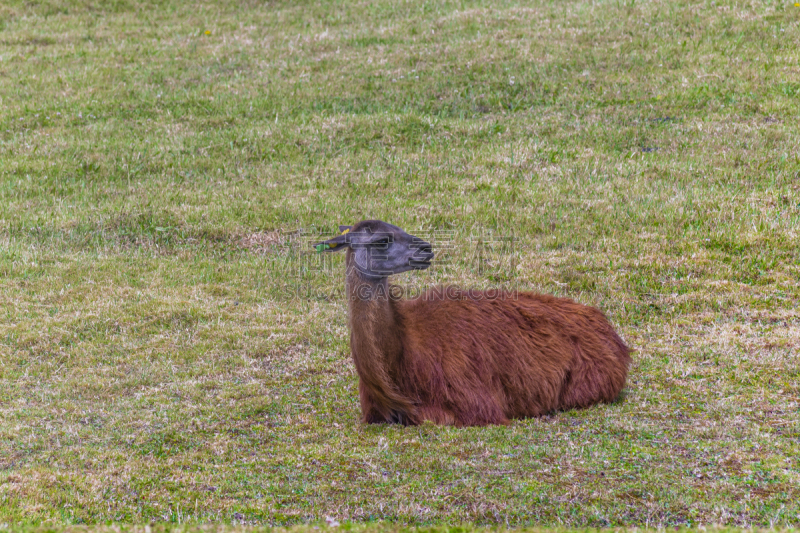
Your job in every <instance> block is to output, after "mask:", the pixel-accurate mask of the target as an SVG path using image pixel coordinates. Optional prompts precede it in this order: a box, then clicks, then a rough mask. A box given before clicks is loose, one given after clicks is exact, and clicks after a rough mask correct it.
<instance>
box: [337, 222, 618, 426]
mask: <svg viewBox="0 0 800 533" xmlns="http://www.w3.org/2000/svg"><path fill="white" fill-rule="evenodd" d="M367 222H373V221H367ZM360 224H364V223H363V222H362V223H360ZM381 224H385V223H381ZM386 226H389V225H388V224H387V225H386ZM358 227H359V225H356V226H355V228H354V232H355V229H356V228H358ZM391 228H395V226H391ZM397 229H398V230H399V228H397ZM400 231H402V230H400ZM406 235H407V234H406ZM328 242H334V241H333V240H332V241H328ZM424 244H425V245H427V243H424ZM334 246H335V245H334ZM427 246H429V245H427ZM428 250H429V248H428ZM432 255H433V254H432V253H431V254H430V256H431V257H432ZM346 262H347V265H348V274H347V293H348V299H349V306H350V332H351V333H350V343H351V351H352V356H353V361H354V363H355V366H356V371H357V372H358V375H359V378H360V379H359V393H360V399H361V409H362V413H363V416H364V421H365V422H370V423H374V422H397V423H403V424H420V423H422V422H424V421H425V420H429V421H431V422H434V423H437V424H455V425H457V426H474V425H486V424H505V423H508V421H509V419H512V418H524V417H531V416H540V415H543V414H546V413H549V412H553V411H556V410H562V409H570V408H575V407H588V406H590V405H593V404H596V403H600V402H611V401H613V400H614V399H616V398H617V397H618V395H619V393H620V391H621V390H622V387H623V386H624V384H625V378H626V375H627V370H628V364H629V362H630V356H629V349H628V347H627V346H625V344H624V343H623V341H622V340H621V339H620V337H619V336H618V335H617V334H616V332H615V331H614V329H613V328H612V327H611V325H610V324H609V323H608V321H607V320H606V318H605V317H604V316H603V314H602V313H601V312H600V311H598V310H597V309H595V308H593V307H588V306H585V305H581V304H579V303H576V302H573V301H572V300H568V299H565V298H555V297H553V296H547V295H539V294H532V293H505V294H500V293H498V292H486V293H472V292H466V291H459V290H457V289H452V288H451V289H447V290H445V289H433V290H431V291H428V292H427V293H425V294H423V295H421V296H419V297H417V298H413V299H407V300H396V299H392V298H390V297H387V296H388V295H389V294H390V292H389V290H388V284H387V279H386V277H379V276H376V277H370V276H369V275H364V274H363V272H361V271H362V270H363V267H360V266H359V265H358V264H357V259H356V257H355V253H354V252H353V250H352V249H349V248H348V251H347V261H346Z"/></svg>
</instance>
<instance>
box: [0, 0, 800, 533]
mask: <svg viewBox="0 0 800 533" xmlns="http://www.w3.org/2000/svg"><path fill="white" fill-rule="evenodd" d="M798 50H800V7H795V6H794V5H793V3H792V2H777V1H770V0H767V1H763V2H762V1H759V2H748V1H732V0H718V1H716V2H696V3H688V2H683V1H675V2H666V1H655V2H641V1H640V2H636V1H634V0H608V1H602V0H598V1H594V2H590V1H583V0H581V1H577V0H565V1H558V2H549V3H548V2H540V1H537V2H530V3H526V2H522V1H520V0H498V1H494V2H487V1H481V0H475V1H467V0H465V1H451V0H365V1H361V2H355V1H343V0H331V1H330V2H326V3H318V2H310V1H302V0H301V1H298V2H285V1H274V2H252V1H251V2H224V1H220V2H209V3H199V4H198V3H191V2H185V3H181V2H178V1H175V2H167V1H164V2H158V1H155V2H151V3H145V2H142V3H139V2H134V1H125V0H118V1H108V2H103V3H97V2H88V1H81V0H75V1H72V2H69V1H61V0H50V1H44V2H35V3H34V2H27V1H22V0H10V1H9V0H6V1H4V2H3V4H2V5H0V317H1V318H0V529H3V528H5V527H6V526H11V525H14V526H15V527H20V526H44V527H52V528H59V527H62V526H67V525H71V524H94V525H96V524H106V523H108V522H123V523H133V524H146V523H155V522H172V523H182V524H187V523H188V524H197V523H208V522H220V523H228V524H231V523H235V524H239V525H242V524H244V525H248V524H249V525H292V524H305V523H322V522H324V520H325V517H331V518H335V519H337V520H339V521H341V522H342V523H355V524H357V523H361V522H372V521H385V522H389V523H394V524H398V525H410V526H424V525H457V524H477V525H498V526H531V525H536V526H549V527H564V528H572V527H583V526H591V527H602V526H627V527H631V526H632V527H667V526H670V527H672V526H686V525H701V524H706V525H711V524H718V525H727V526H739V527H750V526H764V527H790V526H797V525H798V524H800V459H798V458H800V362H799V361H798V360H799V359H800V357H799V356H798V353H800V311H798V306H800V251H799V250H800V233H799V231H800V126H799V125H800V53H798ZM372 217H375V218H381V219H384V220H387V221H389V222H392V223H395V224H397V225H400V226H401V227H403V228H405V229H407V230H409V231H411V232H413V233H419V234H422V235H427V236H432V237H435V239H434V240H435V245H436V246H437V250H438V252H439V255H440V259H441V261H440V264H439V266H438V267H437V268H435V269H432V270H431V271H427V272H425V273H424V274H416V275H404V276H402V277H400V278H399V280H398V281H399V282H401V283H403V284H406V285H412V286H414V287H422V286H428V285H431V284H433V283H455V284H461V285H466V286H481V287H490V286H509V287H516V288H523V289H526V290H535V291H542V292H547V293H553V294H557V295H561V296H569V297H572V298H575V299H577V300H580V301H582V302H585V303H587V304H592V305H596V306H598V307H600V308H601V309H603V310H604V311H605V312H606V313H607V315H608V316H609V318H610V319H611V320H612V322H613V323H614V324H616V325H617V326H618V328H619V331H620V332H621V334H622V335H623V337H624V338H625V339H626V340H627V341H628V342H629V344H631V345H632V346H633V347H634V348H635V349H636V352H635V354H634V363H633V366H632V368H631V372H630V379H629V382H628V386H627V388H626V390H625V392H624V395H623V398H622V399H621V401H619V402H617V403H615V404H613V405H608V406H599V407H596V408H592V409H587V410H581V411H570V412H564V413H556V414H554V415H552V416H549V417H546V418H541V419H531V420H523V421H517V422H515V423H514V424H513V425H511V426H509V427H490V428H469V429H455V428H449V427H435V426H431V425H425V426H422V427H415V428H405V427H398V426H364V425H362V424H361V423H360V422H359V415H360V413H359V408H358V402H357V392H356V387H357V378H356V375H355V372H354V369H353V366H352V364H351V362H350V360H349V350H348V341H347V338H348V334H347V326H346V305H345V302H344V301H343V298H342V293H341V289H342V285H343V271H342V262H341V257H333V258H330V257H328V256H326V260H328V261H330V262H328V263H323V262H321V259H320V257H319V256H316V255H313V254H308V253H307V252H308V250H310V248H308V243H309V242H311V239H312V238H313V234H314V233H315V231H316V232H318V231H320V230H324V231H332V230H334V229H335V228H336V226H337V225H338V224H352V223H354V222H356V221H358V220H360V219H363V218H372ZM512 237H513V241H512V240H510V239H511V238H512ZM503 239H507V240H503ZM386 527H389V526H386Z"/></svg>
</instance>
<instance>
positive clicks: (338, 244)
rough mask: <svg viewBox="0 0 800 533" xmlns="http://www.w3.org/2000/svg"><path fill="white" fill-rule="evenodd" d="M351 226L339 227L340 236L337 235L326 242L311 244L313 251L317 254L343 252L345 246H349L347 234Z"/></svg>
mask: <svg viewBox="0 0 800 533" xmlns="http://www.w3.org/2000/svg"><path fill="white" fill-rule="evenodd" d="M352 227H353V226H339V229H340V230H341V232H342V233H341V234H339V235H337V236H336V237H334V238H332V239H328V240H327V241H322V242H318V243H316V244H312V246H313V247H314V249H316V250H317V251H318V252H338V251H339V250H344V249H345V248H347V245H348V244H350V240H349V237H350V236H349V235H347V233H348V232H349V231H350V228H352Z"/></svg>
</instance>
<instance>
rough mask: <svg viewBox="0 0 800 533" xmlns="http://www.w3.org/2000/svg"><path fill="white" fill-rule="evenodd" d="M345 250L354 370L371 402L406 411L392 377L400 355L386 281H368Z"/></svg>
mask: <svg viewBox="0 0 800 533" xmlns="http://www.w3.org/2000/svg"><path fill="white" fill-rule="evenodd" d="M354 263H355V261H354V257H353V255H352V253H351V251H350V250H348V251H347V299H348V306H349V309H350V317H349V320H350V349H351V351H352V353H353V362H354V363H355V366H356V371H357V372H358V375H359V377H360V378H361V381H362V382H363V384H364V385H366V386H367V387H368V388H369V389H370V391H371V392H372V395H373V397H374V398H375V400H376V401H377V402H378V403H379V404H381V406H382V407H384V408H385V409H387V410H388V411H398V410H402V411H406V410H408V409H409V407H410V406H409V403H408V401H407V400H406V399H405V397H404V396H403V395H402V394H400V392H399V391H398V389H397V386H396V384H395V382H394V379H393V378H392V376H393V374H395V372H396V369H397V364H398V363H399V360H400V358H401V357H402V353H403V345H402V341H401V328H402V324H401V323H400V321H399V317H398V316H397V313H396V311H395V308H394V306H393V305H392V302H391V301H390V298H389V285H388V281H387V279H386V278H382V279H379V280H371V279H367V278H365V277H364V276H362V275H361V274H360V273H359V272H358V271H357V269H356V268H354V267H355V264H354Z"/></svg>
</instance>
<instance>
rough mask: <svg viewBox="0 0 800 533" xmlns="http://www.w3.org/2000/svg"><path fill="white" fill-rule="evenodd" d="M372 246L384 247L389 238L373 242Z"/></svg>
mask: <svg viewBox="0 0 800 533" xmlns="http://www.w3.org/2000/svg"><path fill="white" fill-rule="evenodd" d="M372 244H379V245H381V246H386V245H387V244H389V237H384V238H383V239H378V240H377V241H373V242H372Z"/></svg>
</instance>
